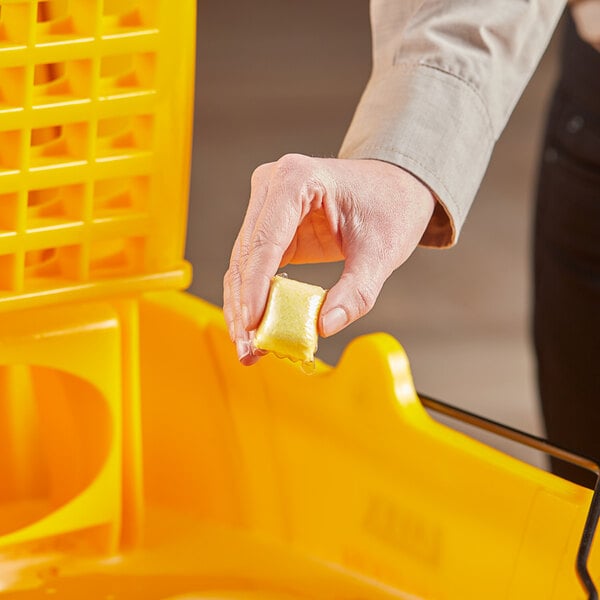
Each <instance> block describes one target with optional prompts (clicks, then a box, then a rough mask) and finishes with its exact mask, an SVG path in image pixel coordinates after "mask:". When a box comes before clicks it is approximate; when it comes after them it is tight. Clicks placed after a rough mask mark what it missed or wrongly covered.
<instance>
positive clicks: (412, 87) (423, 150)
mask: <svg viewBox="0 0 600 600" xmlns="http://www.w3.org/2000/svg"><path fill="white" fill-rule="evenodd" d="M564 5H565V1H564V0H531V1H529V2H526V1H524V0H486V1H485V2H480V3H473V2H471V1H469V0H451V1H450V0H446V1H441V0H425V1H424V2H396V1H394V0H372V3H371V20H372V27H373V72H372V76H371V79H370V81H369V83H368V85H367V88H366V89H365V92H364V94H363V97H362V99H361V101H360V103H359V106H358V108H357V111H356V114H355V116H354V119H353V121H352V124H351V126H350V129H349V131H348V134H347V136H346V139H345V141H344V144H343V146H342V149H341V151H340V156H341V157H344V158H375V159H380V160H384V161H387V162H391V163H394V164H396V165H398V166H401V167H403V168H405V169H407V170H409V171H410V172H411V173H413V174H414V175H415V176H416V177H418V178H419V179H421V181H423V182H424V183H425V184H427V186H428V187H429V188H430V189H431V190H432V191H433V193H434V194H435V196H436V198H437V200H438V203H439V206H438V209H437V210H436V213H435V215H434V218H433V219H432V221H431V223H430V226H429V228H428V229H427V231H426V233H425V235H424V237H423V240H422V243H423V244H426V245H432V246H448V245H451V244H453V243H454V242H455V241H456V239H457V237H458V234H459V232H460V228H461V227H462V224H463V222H464V219H465V217H466V215H467V213H468V210H469V208H470V205H471V203H472V201H473V198H474V196H475V193H476V191H477V189H478V187H479V185H480V183H481V179H482V177H483V175H484V173H485V170H486V168H487V164H488V162H489V158H490V155H491V152H492V149H493V146H494V143H495V141H496V140H497V138H498V136H499V135H500V133H501V132H502V129H503V128H504V126H505V124H506V121H507V120H508V117H509V115H510V113H511V111H512V109H513V107H514V105H515V104H516V102H517V100H518V98H519V96H520V95H521V93H522V91H523V89H524V87H525V85H526V84H527V82H528V81H529V78H530V77H531V75H532V73H533V71H534V69H535V67H536V65H537V63H538V62H539V60H540V58H541V56H542V54H543V52H544V50H545V48H546V46H547V43H548V41H549V39H550V37H551V36H552V32H553V31H554V28H555V26H556V23H557V21H558V19H559V17H560V15H561V13H562V10H563V8H564Z"/></svg>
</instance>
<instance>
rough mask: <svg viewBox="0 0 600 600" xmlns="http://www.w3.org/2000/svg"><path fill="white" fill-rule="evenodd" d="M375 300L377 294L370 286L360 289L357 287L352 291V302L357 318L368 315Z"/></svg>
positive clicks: (363, 286)
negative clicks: (353, 302)
mask: <svg viewBox="0 0 600 600" xmlns="http://www.w3.org/2000/svg"><path fill="white" fill-rule="evenodd" d="M376 299H377V294H376V293H375V291H374V290H373V289H372V288H371V287H370V286H366V285H362V286H361V287H357V288H356V289H355V290H354V301H355V305H356V308H357V311H358V316H359V317H362V316H363V315H365V314H366V313H368V312H369V311H370V310H371V309H372V308H373V306H374V305H375V300H376Z"/></svg>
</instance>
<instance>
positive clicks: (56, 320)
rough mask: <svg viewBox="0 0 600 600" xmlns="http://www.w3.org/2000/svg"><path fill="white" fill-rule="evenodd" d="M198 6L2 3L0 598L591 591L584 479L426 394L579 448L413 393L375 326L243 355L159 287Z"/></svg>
mask: <svg viewBox="0 0 600 600" xmlns="http://www.w3.org/2000/svg"><path fill="white" fill-rule="evenodd" d="M194 24H195V2H194V1H193V0H181V1H177V2H174V1H167V0H0V599H2V600H5V599H6V600H8V599H12V598H14V599H17V600H20V599H34V598H45V597H56V598H61V599H63V598H65V599H77V600H80V599H82V598H85V599H86V600H88V599H90V600H94V599H98V600H100V599H102V600H117V599H119V600H120V599H140V600H141V599H144V600H154V599H156V600H158V599H164V600H189V599H191V598H206V599H208V598H211V599H217V598H222V599H233V600H236V599H239V600H241V599H248V600H249V599H259V598H260V599H265V600H270V599H273V600H274V599H279V600H285V599H290V600H291V599H300V598H315V599H331V600H333V599H336V600H358V599H366V598H369V599H371V598H373V599H384V598H397V599H404V600H407V599H413V600H414V599H416V598H421V599H428V600H455V599H460V600H468V599H471V598H473V599H475V598H477V599H479V598H482V597H485V598H488V599H491V600H494V599H500V598H508V599H511V600H512V599H517V600H518V599H536V600H537V599H542V598H543V599H546V598H548V599H556V600H566V599H577V600H580V599H583V598H596V595H595V592H594V591H593V590H594V587H593V583H592V580H595V579H596V580H597V579H598V575H599V574H600V557H599V555H598V551H597V544H593V543H592V537H593V534H594V530H595V525H596V522H597V518H598V503H597V501H596V496H595V495H594V496H592V492H591V491H590V490H587V489H584V488H582V487H579V486H577V485H574V484H572V483H570V482H567V481H564V480H562V479H560V478H557V477H555V476H553V475H551V474H548V473H546V472H543V471H541V470H539V469H537V468H534V467H532V466H529V465H527V464H524V463H522V462H520V461H518V460H516V459H514V458H511V457H509V456H506V455H505V454H503V453H501V452H499V451H497V450H494V449H492V448H490V447H488V446H486V445H484V444H482V443H480V442H477V441H475V440H473V439H471V438H469V437H467V436H465V435H463V434H461V433H458V432H456V431H454V430H452V429H451V428H448V427H446V426H444V425H442V424H440V423H438V422H436V421H435V420H433V419H432V418H431V417H430V416H429V414H428V413H427V412H426V410H425V407H424V405H425V406H427V407H429V408H433V409H436V410H442V411H443V412H446V413H451V414H453V415H454V416H459V417H460V418H463V419H468V420H470V421H471V422H476V423H478V424H483V425H485V426H486V427H487V428H491V429H493V430H496V431H497V432H500V433H502V434H505V435H509V436H510V437H513V438H517V439H520V440H521V441H524V442H525V443H528V444H530V445H533V446H535V447H538V448H541V449H543V450H547V451H550V452H552V453H555V454H559V455H560V456H562V457H563V458H567V459H569V460H573V461H576V462H578V463H579V464H581V465H583V466H585V467H588V468H591V469H592V470H594V469H596V466H595V465H594V464H593V463H591V462H589V461H585V460H584V459H579V458H577V457H574V456H572V455H570V454H569V453H567V452H563V451H560V450H557V449H554V448H552V447H550V446H548V445H546V444H545V443H544V442H543V441H541V440H536V439H535V438H530V437H528V436H526V435H524V434H520V433H519V432H515V431H514V430H508V429H507V428H502V427H501V426H498V425H494V424H491V423H489V422H483V420H481V419H478V418H477V417H475V416H473V415H468V414H466V415H465V414H464V413H460V412H459V411H456V409H452V408H449V407H446V406H444V405H442V404H440V403H436V402H434V401H432V400H431V399H426V398H422V399H420V398H419V397H418V396H417V394H416V392H415V390H414V387H413V383H412V379H411V376H410V372H409V367H408V361H407V358H406V356H405V354H404V352H403V350H402V348H401V347H400V346H399V344H398V343H397V342H396V341H395V340H393V339H392V338H390V337H389V336H387V335H384V334H377V335H371V336H367V337H363V338H359V339H357V340H355V341H354V342H352V343H351V344H350V345H349V347H348V348H347V350H346V352H345V353H344V356H343V357H342V360H341V362H340V364H339V365H338V366H337V367H336V368H335V369H332V368H329V367H327V366H326V365H323V364H318V365H317V370H316V373H315V374H314V375H312V376H306V375H305V374H304V373H303V372H302V371H301V370H299V369H298V368H296V367H295V366H294V365H292V364H291V363H288V362H286V361H281V360H277V359H275V358H272V357H266V358H264V359H262V360H261V361H260V363H259V364H258V365H256V366H255V367H253V368H249V369H248V368H243V367H241V366H240V365H239V364H238V362H237V359H236V356H235V352H234V350H233V347H232V344H231V343H230V341H229V339H228V336H227V333H226V330H225V326H224V323H223V319H222V315H221V312H220V311H219V310H218V309H216V308H215V307H213V306H210V305H208V304H206V303H204V302H203V301H201V300H198V299H195V298H193V297H191V296H189V295H187V294H185V293H183V292H181V291H178V290H181V289H183V288H185V287H186V286H187V285H188V283H189V280H190V269H189V266H188V265H187V264H186V263H185V261H184V260H183V246H184V231H185V221H186V205H187V193H188V176H189V157H190V141H191V115H192V95H193V64H194V54H195V52H194ZM590 507H591V510H590ZM584 530H585V535H584V536H583V538H582V535H583V532H584ZM590 546H591V553H590ZM588 553H589V556H588ZM578 573H579V579H580V580H578V576H577V575H578ZM588 573H591V577H590V576H589V575H588ZM582 583H583V584H584V585H582Z"/></svg>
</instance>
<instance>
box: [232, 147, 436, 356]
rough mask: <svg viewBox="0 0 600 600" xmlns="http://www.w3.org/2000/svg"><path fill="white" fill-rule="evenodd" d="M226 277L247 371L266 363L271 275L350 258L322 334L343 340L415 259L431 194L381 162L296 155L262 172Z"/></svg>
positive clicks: (330, 297)
mask: <svg viewBox="0 0 600 600" xmlns="http://www.w3.org/2000/svg"><path fill="white" fill-rule="evenodd" d="M251 188H252V189H251V193H250V202H249V205H248V210H247V212H246V216H245V218H244V223H243V225H242V228H241V230H240V233H239V235H238V237H237V240H236V242H235V245H234V247H233V251H232V254H231V261H230V263H229V270H228V271H227V273H226V274H225V278H224V282H223V283H224V293H223V298H224V306H223V309H224V313H225V319H226V321H227V325H228V328H229V334H230V336H231V339H232V341H235V342H236V347H237V351H238V356H239V358H240V361H241V362H242V363H243V364H252V363H254V362H256V360H257V359H258V358H257V356H256V355H255V354H254V353H252V352H251V351H250V332H251V331H253V330H255V329H256V328H257V327H258V324H259V323H260V320H261V318H262V315H263V312H264V310H265V306H266V303H267V297H268V293H269V285H270V281H271V277H272V276H273V275H275V273H276V272H277V269H278V268H279V267H281V266H284V265H286V264H288V263H315V262H333V261H339V260H344V261H345V264H344V271H343V273H342V276H341V277H340V280H339V281H338V282H337V283H336V284H335V285H334V286H333V287H332V288H331V289H330V290H329V292H328V293H327V297H326V299H325V302H324V303H323V306H322V308H321V313H320V315H321V316H320V318H319V324H318V328H319V333H320V335H322V336H325V337H326V336H330V335H333V334H334V333H337V332H338V331H340V330H341V329H343V328H344V327H346V326H347V325H349V324H350V323H352V322H353V321H355V320H356V319H358V318H360V317H362V316H363V315H365V314H366V313H367V312H369V311H370V310H371V308H372V307H373V305H374V303H375V300H376V299H377V296H378V295H379V292H380V291H381V288H382V286H383V284H384V282H385V280H386V279H387V278H388V277H389V276H390V275H391V274H392V272H393V271H394V270H395V269H397V268H398V267H399V266H400V265H401V264H402V263H403V262H404V261H405V260H406V259H407V258H408V257H409V256H410V255H411V253H412V252H413V250H414V249H415V248H416V246H417V244H418V243H419V240H420V239H421V237H422V235H423V233H424V231H425V228H426V227H427V224H428V223H429V220H430V218H431V215H432V213H433V209H434V206H435V199H434V197H433V195H432V193H431V192H430V191H429V188H428V187H427V186H425V185H424V184H423V183H421V181H419V180H418V179H417V178H416V177H414V176H413V175H411V174H410V173H408V172H407V171H404V170H403V169H401V168H400V167H397V166H395V165H392V164H389V163H386V162H382V161H378V160H346V159H335V158H309V157H307V156H302V155H298V154H288V155H286V156H284V157H283V158H281V159H279V160H278V161H277V162H274V163H268V164H264V165H261V166H260V167H258V168H257V169H256V170H255V171H254V173H253V175H252V186H251Z"/></svg>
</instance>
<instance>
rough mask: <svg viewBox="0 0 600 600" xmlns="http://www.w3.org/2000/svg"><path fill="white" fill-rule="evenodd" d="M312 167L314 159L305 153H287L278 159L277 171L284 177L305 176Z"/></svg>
mask: <svg viewBox="0 0 600 600" xmlns="http://www.w3.org/2000/svg"><path fill="white" fill-rule="evenodd" d="M311 168H312V159H311V158H310V157H308V156H304V155H303V154H285V155H283V156H282V157H281V158H280V159H279V160H278V161H277V172H278V174H279V175H280V176H283V177H286V178H287V177H290V176H295V177H304V176H306V175H307V174H308V173H309V172H310V171H311Z"/></svg>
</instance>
